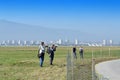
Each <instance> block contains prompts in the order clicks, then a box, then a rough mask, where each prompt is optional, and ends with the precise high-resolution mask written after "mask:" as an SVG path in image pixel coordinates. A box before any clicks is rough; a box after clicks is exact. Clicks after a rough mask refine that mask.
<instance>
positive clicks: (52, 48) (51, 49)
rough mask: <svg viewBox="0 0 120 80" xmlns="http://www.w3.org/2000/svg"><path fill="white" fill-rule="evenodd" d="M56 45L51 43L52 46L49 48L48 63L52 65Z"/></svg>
mask: <svg viewBox="0 0 120 80" xmlns="http://www.w3.org/2000/svg"><path fill="white" fill-rule="evenodd" d="M56 47H57V46H55V45H54V44H53V45H52V47H50V48H49V49H50V50H49V55H50V56H49V57H50V65H53V60H54V52H55V51H56Z"/></svg>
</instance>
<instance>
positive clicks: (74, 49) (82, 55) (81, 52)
mask: <svg viewBox="0 0 120 80" xmlns="http://www.w3.org/2000/svg"><path fill="white" fill-rule="evenodd" d="M76 50H77V49H76V46H74V47H73V57H74V58H75V59H77V54H76ZM79 54H80V58H81V59H83V58H84V50H83V47H80V48H79Z"/></svg>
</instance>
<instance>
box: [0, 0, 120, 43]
mask: <svg viewBox="0 0 120 80" xmlns="http://www.w3.org/2000/svg"><path fill="white" fill-rule="evenodd" d="M119 4H120V1H119V0H0V19H1V20H8V21H13V22H18V23H24V24H29V25H37V26H42V27H46V28H53V29H67V30H76V31H78V32H79V31H80V32H83V33H87V34H94V35H96V36H99V37H100V38H101V39H113V40H117V41H120V39H119V34H120V32H119V30H120V22H119V21H120V5H119ZM85 37H86V36H85ZM92 37H93V36H92ZM83 38H84V37H83ZM93 39H97V38H94V37H93Z"/></svg>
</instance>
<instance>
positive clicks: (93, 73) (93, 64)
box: [92, 59, 95, 80]
mask: <svg viewBox="0 0 120 80" xmlns="http://www.w3.org/2000/svg"><path fill="white" fill-rule="evenodd" d="M92 80H95V59H92Z"/></svg>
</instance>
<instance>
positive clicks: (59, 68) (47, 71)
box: [0, 47, 120, 80]
mask: <svg viewBox="0 0 120 80" xmlns="http://www.w3.org/2000/svg"><path fill="white" fill-rule="evenodd" d="M110 49H111V51H110V56H111V57H116V56H117V57H118V56H120V54H119V52H120V47H111V48H110ZM37 50H38V47H0V80H66V57H67V53H68V51H69V52H71V50H72V47H58V48H57V51H56V52H55V58H54V62H53V65H52V66H51V65H49V55H48V54H45V61H44V65H43V67H42V68H41V67H40V66H39V59H38V58H37V52H38V51H37ZM101 50H102V52H101ZM92 51H93V56H94V58H96V59H97V58H100V57H102V58H103V57H107V56H109V47H84V58H85V59H88V60H91V58H92ZM78 53H79V50H78V48H77V56H78V57H79V54H78ZM89 62H90V61H89ZM88 64H89V63H88Z"/></svg>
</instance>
